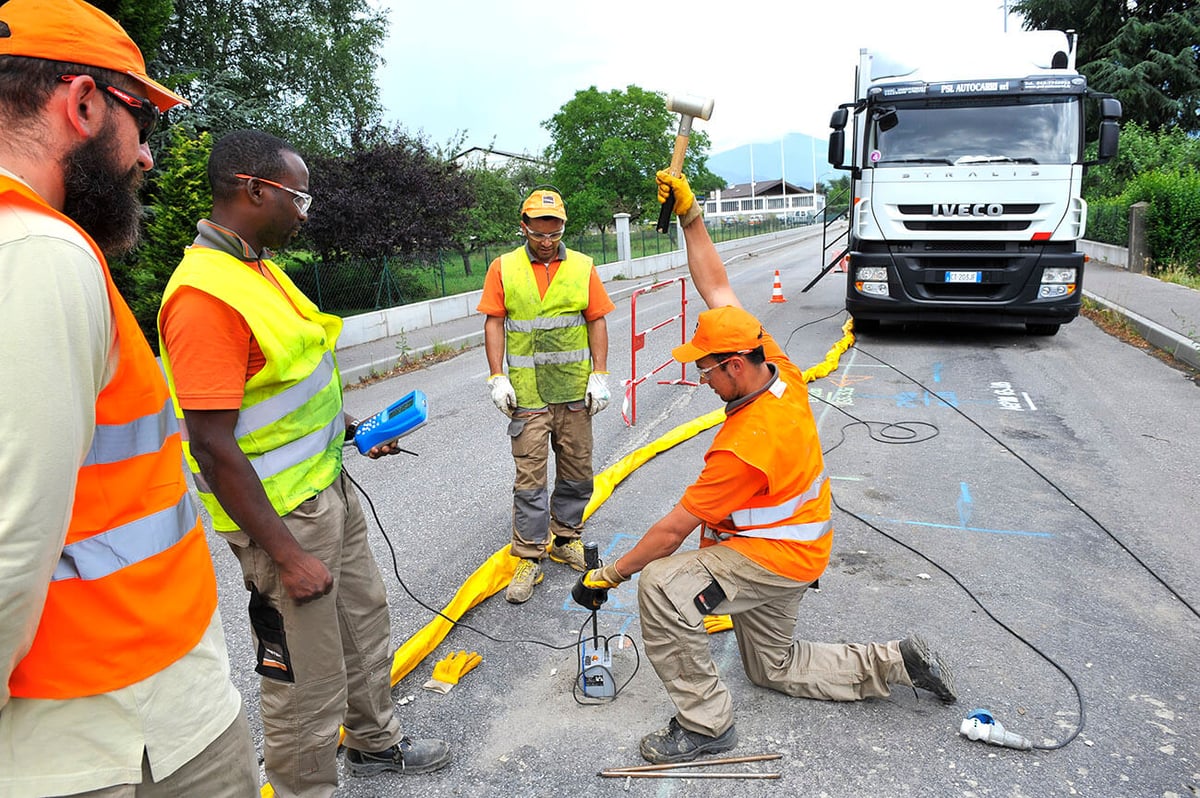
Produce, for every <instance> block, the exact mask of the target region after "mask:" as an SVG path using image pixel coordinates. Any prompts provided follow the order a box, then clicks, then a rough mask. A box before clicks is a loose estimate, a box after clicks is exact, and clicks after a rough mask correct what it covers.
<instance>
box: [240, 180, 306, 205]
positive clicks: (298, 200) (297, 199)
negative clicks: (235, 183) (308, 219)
mask: <svg viewBox="0 0 1200 798" xmlns="http://www.w3.org/2000/svg"><path fill="white" fill-rule="evenodd" d="M234 177H238V178H241V179H242V180H257V181H258V182H260V183H266V184H267V185H268V186H274V187H275V188H278V189H283V190H284V191H286V192H287V193H289V194H291V195H292V202H293V203H295V205H296V210H298V211H300V213H308V209H309V206H311V205H312V195H311V194H305V193H304V192H303V191H297V190H296V189H294V188H288V187H287V186H285V185H284V184H283V183H276V182H275V181H274V180H267V179H266V178H265V177H255V176H254V175H243V174H236V175H234Z"/></svg>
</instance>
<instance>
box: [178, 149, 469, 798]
mask: <svg viewBox="0 0 1200 798" xmlns="http://www.w3.org/2000/svg"><path fill="white" fill-rule="evenodd" d="M208 177H209V183H210V184H211V186H212V194H213V210H212V218H211V219H202V220H201V221H200V222H199V224H198V225H197V227H198V230H199V235H198V236H197V237H196V240H195V242H194V243H193V244H192V246H191V247H188V249H187V250H186V251H185V252H184V256H183V260H182V262H181V263H180V264H179V267H178V268H177V269H176V270H175V273H174V274H173V275H172V276H171V279H170V281H169V282H168V283H167V287H166V290H165V291H164V292H163V300H162V308H161V309H160V311H159V339H160V341H161V342H162V346H161V351H162V359H163V368H164V370H165V371H166V373H167V381H168V383H169V385H170V388H171V394H172V396H173V397H174V399H175V409H176V412H177V413H179V414H180V415H181V417H182V418H183V420H184V425H185V428H186V430H187V433H188V440H187V441H186V444H185V446H184V453H185V455H186V456H187V460H188V464H189V466H190V467H191V469H192V473H193V474H194V475H195V479H196V488H197V491H198V492H199V494H200V498H201V500H202V501H203V502H204V505H205V508H206V509H207V510H208V512H209V515H210V516H211V518H212V523H213V528H214V530H216V531H217V532H218V533H219V534H220V535H221V537H222V538H224V539H225V541H226V543H228V544H229V547H230V549H231V550H232V551H233V553H234V556H235V557H236V558H237V560H238V563H239V564H240V565H241V568H242V576H243V579H244V582H245V585H246V589H247V590H248V591H250V608H249V611H250V626H251V631H252V632H253V636H254V644H255V649H256V651H255V671H257V672H258V673H259V675H260V676H261V677H262V680H261V685H262V686H261V698H260V702H261V707H262V720H263V759H264V766H265V768H266V773H267V778H268V780H269V781H270V783H271V786H272V788H273V789H274V791H275V794H276V795H278V796H281V798H296V797H298V796H303V797H304V798H326V797H327V796H330V795H332V794H333V793H334V791H335V790H336V788H337V784H338V768H337V752H338V726H339V725H342V726H344V728H345V732H346V737H345V746H346V769H347V770H348V771H349V772H350V774H351V775H354V776H373V775H376V774H379V773H383V772H389V771H390V772H394V773H402V774H409V775H412V774H418V773H428V772H430V771H434V770H437V769H439V768H441V767H444V766H445V765H446V764H448V763H449V762H450V758H451V755H450V748H449V746H448V745H447V744H446V743H445V742H444V741H442V740H437V739H426V740H414V739H412V738H410V737H408V736H406V735H405V734H404V733H403V731H402V730H401V728H400V721H399V720H398V719H397V717H396V712H395V706H394V705H393V703H392V700H391V679H390V677H391V665H392V646H391V621H390V619H389V615H388V606H387V592H386V591H385V589H384V585H383V579H382V577H381V576H380V573H379V567H378V565H377V564H376V562H375V558H374V556H373V554H372V553H371V548H370V546H369V544H368V542H367V524H366V519H365V518H364V516H363V512H362V508H361V507H360V505H359V502H358V498H357V497H356V496H355V494H354V489H353V487H352V485H351V483H350V481H349V479H348V478H347V477H346V475H345V473H344V472H343V470H342V447H343V445H344V444H345V442H346V441H348V440H350V439H352V438H353V436H354V426H355V424H354V421H353V420H352V419H351V418H350V417H349V416H347V415H346V414H345V413H344V412H343V410H342V381H341V376H340V375H339V373H338V370H337V361H336V358H335V355H334V350H335V347H336V345H337V339H338V335H339V333H340V332H341V329H342V321H341V319H340V318H338V317H337V316H333V315H331V314H328V313H322V312H321V311H320V310H318V308H317V306H316V305H314V304H313V303H312V302H311V301H310V300H309V299H308V297H306V296H305V295H304V294H303V293H302V292H301V291H300V289H298V288H297V287H296V285H295V284H294V283H293V282H292V281H291V280H290V279H289V278H288V276H287V274H285V273H284V271H283V270H282V269H280V268H279V267H278V266H276V265H275V263H274V262H273V261H272V260H271V253H272V251H273V250H277V249H280V248H282V247H284V246H286V245H287V244H288V243H289V242H290V241H291V240H292V238H293V237H294V236H295V235H296V233H297V232H298V231H299V229H300V226H301V225H302V224H303V223H304V221H305V220H306V219H307V218H308V210H309V207H310V205H311V204H312V197H311V196H310V195H309V193H308V167H307V166H306V165H305V163H304V159H303V158H301V157H300V154H299V153H298V152H296V150H295V149H294V148H293V147H292V146H291V145H290V144H288V143H287V142H285V141H283V140H282V139H279V138H277V137H275V136H272V135H270V134H268V133H264V132H262V131H257V130H240V131H236V132H233V133H229V134H227V135H226V136H224V137H223V138H221V139H220V140H219V141H217V143H216V144H215V145H213V151H212V154H211V156H210V157H209V160H208ZM397 451H399V449H398V447H392V446H390V445H387V444H381V445H379V446H376V447H374V448H373V449H371V450H370V452H368V455H369V456H370V457H371V458H372V459H374V458H378V457H381V456H383V455H385V454H394V453H396V452H397Z"/></svg>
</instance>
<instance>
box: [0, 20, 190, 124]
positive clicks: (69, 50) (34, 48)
mask: <svg viewBox="0 0 1200 798" xmlns="http://www.w3.org/2000/svg"><path fill="white" fill-rule="evenodd" d="M0 55H19V56H24V57H25V58H41V59H44V60H46V61H66V62H67V63H69V64H86V65H87V66H94V67H99V68H100V69H108V70H112V71H113V72H120V73H122V74H125V75H128V76H129V77H131V78H133V79H134V80H136V81H137V82H139V83H141V84H142V85H143V86H144V87H145V88H146V93H147V95H148V96H149V98H150V101H151V102H153V103H154V104H155V105H157V106H158V108H159V110H160V111H166V110H167V109H169V108H172V107H174V106H176V105H180V104H182V105H191V103H189V102H188V101H187V100H185V99H183V98H182V97H180V96H179V95H178V94H176V93H175V92H173V91H171V90H170V89H168V88H167V87H166V86H164V85H162V84H161V83H159V82H158V81H156V80H152V79H151V78H150V76H149V75H147V74H146V61H145V59H143V58H142V51H141V50H139V49H138V46H137V45H136V44H134V43H133V39H131V38H129V34H127V33H126V32H125V30H124V29H123V28H122V27H121V26H120V25H119V24H117V21H116V20H115V19H113V18H112V17H110V16H109V15H108V14H105V13H104V12H103V11H101V10H100V9H98V8H96V7H95V6H92V5H88V4H87V3H84V2H82V0H8V2H7V3H3V4H2V5H0Z"/></svg>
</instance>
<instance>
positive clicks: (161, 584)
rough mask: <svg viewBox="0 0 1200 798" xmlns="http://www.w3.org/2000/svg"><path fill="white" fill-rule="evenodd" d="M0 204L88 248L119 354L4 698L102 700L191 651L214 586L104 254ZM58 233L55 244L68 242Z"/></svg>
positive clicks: (162, 400) (6, 195)
mask: <svg viewBox="0 0 1200 798" xmlns="http://www.w3.org/2000/svg"><path fill="white" fill-rule="evenodd" d="M0 205H3V206H5V207H6V208H16V209H19V210H21V211H32V212H35V213H40V214H43V215H45V216H48V217H51V218H54V219H57V220H60V221H61V222H62V223H63V224H64V225H66V226H69V227H71V228H73V229H74V230H75V231H76V232H77V233H78V235H79V239H78V243H80V244H81V245H84V246H88V245H90V246H91V250H92V253H93V254H94V256H95V259H96V262H97V268H98V269H99V270H100V271H101V272H102V274H103V278H104V284H105V290H106V292H107V295H108V303H109V306H110V309H111V314H112V319H113V327H114V335H115V338H114V342H113V346H114V351H115V355H116V360H115V362H116V368H115V370H114V372H113V374H112V376H111V378H110V380H109V382H108V384H106V385H105V386H104V387H103V389H102V390H101V391H100V393H99V395H98V396H97V397H96V399H95V418H96V424H95V427H94V432H93V440H92V444H91V447H90V448H89V450H88V452H87V453H85V455H84V459H83V461H82V464H81V465H80V467H79V472H78V477H77V479H76V482H75V494H74V498H73V502H72V504H71V506H70V508H69V512H70V522H69V524H68V525H67V530H66V538H65V541H64V546H63V550H62V552H61V554H60V559H59V562H58V563H57V565H56V568H55V571H54V574H53V576H52V577H51V581H50V583H49V585H48V587H47V590H46V595H45V601H44V603H43V605H42V608H41V617H40V618H39V620H38V626H37V629H36V630H35V632H34V634H33V640H32V641H31V642H30V644H29V650H28V652H27V653H26V654H25V655H24V657H23V658H22V659H21V660H20V661H18V662H16V663H14V667H13V669H12V672H11V674H10V675H9V677H8V689H9V691H10V693H11V694H12V695H13V696H15V697H18V698H36V699H54V700H67V699H73V698H79V697H83V696H95V695H102V694H104V693H110V692H112V691H114V690H118V689H121V688H124V687H128V686H129V685H132V684H135V683H137V682H140V681H142V680H144V679H146V678H148V677H150V676H152V675H154V674H156V673H158V672H160V671H162V670H163V669H164V668H166V667H167V666H169V665H171V664H172V663H174V662H176V661H178V660H179V659H181V658H182V657H184V656H186V655H187V653H188V652H189V651H191V650H192V649H193V648H195V646H196V644H197V643H198V642H199V641H200V638H201V637H202V636H203V635H204V632H205V630H206V629H207V628H208V626H209V622H210V621H211V620H212V615H213V611H214V610H215V609H216V603H217V585H216V578H215V575H214V573H213V566H212V560H211V557H210V555H209V551H208V545H207V543H206V542H205V538H204V529H203V527H201V525H200V522H199V517H198V515H197V512H196V508H195V506H194V504H193V502H192V500H191V498H190V496H189V494H188V491H187V481H186V478H185V475H184V472H183V468H182V467H181V458H182V456H183V453H182V451H181V447H180V437H179V429H178V425H177V424H176V422H175V420H174V419H173V418H172V417H171V415H170V413H169V412H164V410H168V411H169V407H168V406H167V403H168V402H169V398H168V395H167V389H166V385H165V384H164V383H163V379H162V373H161V372H160V370H159V366H158V363H157V362H155V360H154V355H153V353H152V352H151V351H150V347H149V345H147V343H146V340H145V336H143V334H142V331H141V329H140V328H139V326H138V323H137V320H136V319H135V318H134V316H133V313H132V312H130V310H129V306H128V305H127V304H126V303H125V300H124V299H122V297H121V294H120V292H119V291H118V290H117V288H116V286H115V285H114V284H113V281H112V275H111V274H110V273H109V270H108V266H107V264H106V263H105V261H104V255H103V253H101V252H100V250H99V249H98V248H97V247H96V246H95V244H94V243H93V242H92V241H91V239H90V238H88V237H87V234H86V233H85V232H84V231H83V230H82V229H80V228H79V226H78V225H76V224H75V223H74V222H72V221H71V220H70V219H68V218H67V217H65V216H63V215H62V214H61V213H59V212H57V211H55V210H53V209H51V208H50V207H48V206H46V205H45V203H44V202H43V201H42V200H41V198H40V197H38V196H37V195H36V194H35V193H34V192H32V190H30V189H29V188H28V187H26V186H24V185H23V184H20V183H17V182H16V181H12V180H10V179H8V178H4V177H0ZM63 232H64V234H63V236H62V239H63V240H66V241H73V242H74V241H75V239H72V238H71V235H70V233H69V232H68V231H66V230H65V229H64V231H63ZM33 257H36V250H35V251H34V255H33ZM24 266H25V264H21V265H19V266H18V268H22V267H24ZM97 343H102V344H103V345H107V343H108V342H97ZM0 780H3V777H0Z"/></svg>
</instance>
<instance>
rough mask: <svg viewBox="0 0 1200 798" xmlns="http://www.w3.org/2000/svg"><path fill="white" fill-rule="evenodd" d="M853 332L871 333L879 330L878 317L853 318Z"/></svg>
mask: <svg viewBox="0 0 1200 798" xmlns="http://www.w3.org/2000/svg"><path fill="white" fill-rule="evenodd" d="M854 332H856V333H873V332H879V319H860V318H857V317H855V319H854Z"/></svg>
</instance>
